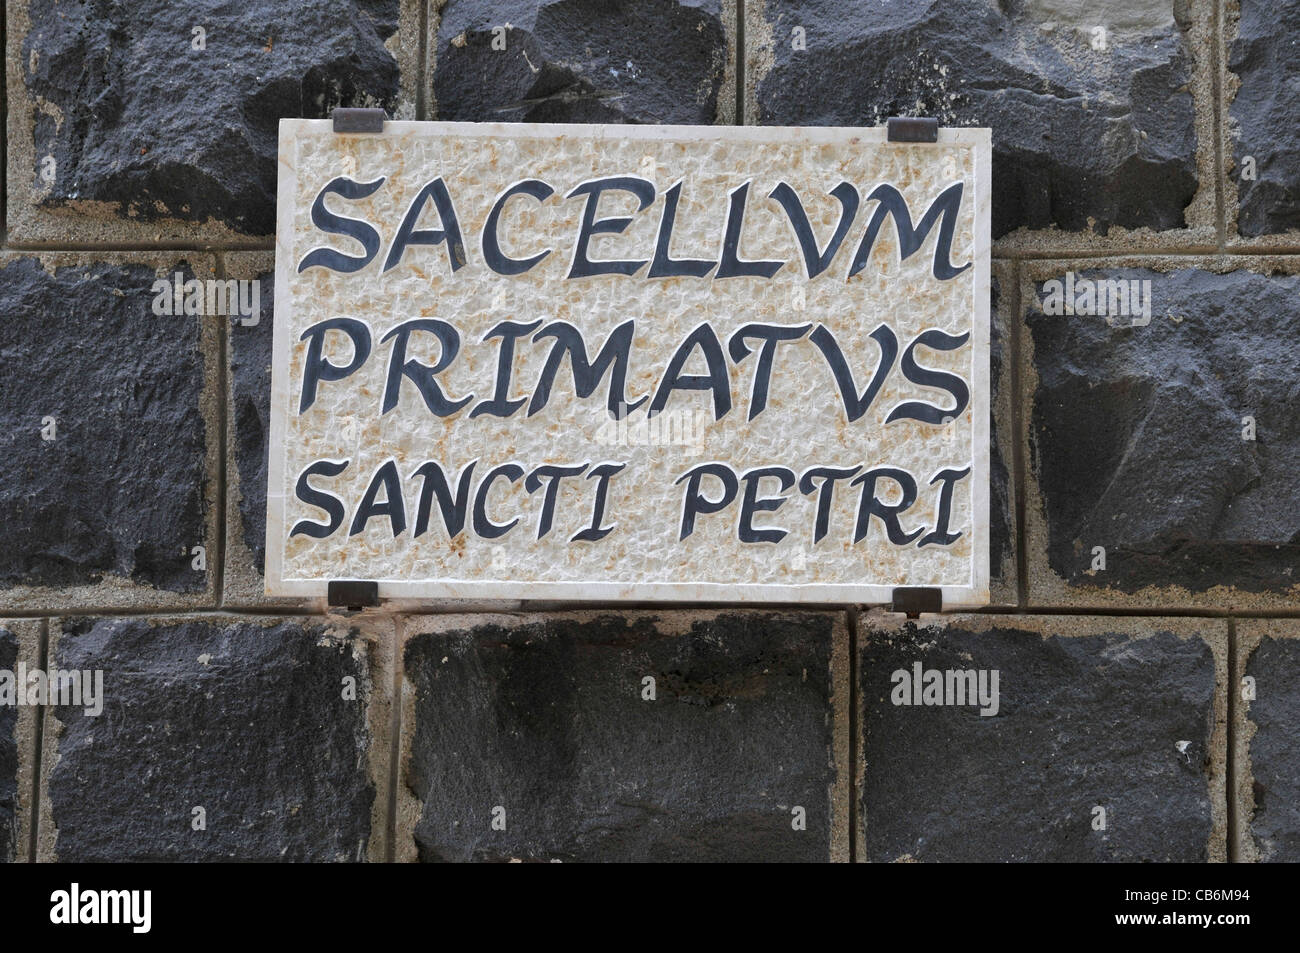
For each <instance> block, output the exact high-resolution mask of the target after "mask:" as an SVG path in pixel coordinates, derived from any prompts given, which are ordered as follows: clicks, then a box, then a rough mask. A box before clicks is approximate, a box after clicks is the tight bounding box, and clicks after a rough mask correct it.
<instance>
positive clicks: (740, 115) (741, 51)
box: [732, 0, 749, 126]
mask: <svg viewBox="0 0 1300 953" xmlns="http://www.w3.org/2000/svg"><path fill="white" fill-rule="evenodd" d="M735 2H736V5H735V13H736V68H735V70H733V72H734V73H735V74H736V117H735V119H733V120H732V125H734V126H743V125H745V58H746V56H747V55H748V52H749V51H748V50H747V49H746V48H745V0H735Z"/></svg>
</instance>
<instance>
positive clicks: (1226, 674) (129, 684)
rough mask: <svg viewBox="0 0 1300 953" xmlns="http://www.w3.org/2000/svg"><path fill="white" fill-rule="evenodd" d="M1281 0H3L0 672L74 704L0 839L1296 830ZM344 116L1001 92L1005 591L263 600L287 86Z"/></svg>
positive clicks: (706, 115) (887, 838)
mask: <svg viewBox="0 0 1300 953" xmlns="http://www.w3.org/2000/svg"><path fill="white" fill-rule="evenodd" d="M1298 13H1300V0H1283V2H1278V0H1269V2H1265V0H1241V2H1240V3H1236V2H1232V0H1124V2H1120V0H1098V2H1095V3H1084V2H1082V0H915V2H909V3H890V4H881V3H878V2H867V0H855V2H850V0H627V2H624V3H619V4H610V3H604V2H597V0H433V2H430V3H428V4H427V5H426V3H424V2H422V0H298V2H296V3H293V4H288V3H272V2H259V0H250V2H247V3H241V4H228V3H217V2H215V0H189V2H188V3H185V4H176V3H171V2H163V0H130V2H128V0H93V2H75V0H8V2H7V5H6V9H5V38H6V43H7V49H6V67H5V69H6V74H5V80H6V98H5V108H6V123H5V137H4V170H5V176H4V188H5V201H4V248H3V250H2V251H0V355H3V370H4V373H3V374H0V460H4V461H5V462H4V466H3V479H2V480H0V670H13V669H14V668H16V667H17V666H18V665H19V664H20V663H22V664H25V665H27V666H28V667H29V668H34V667H39V666H45V667H47V668H55V667H63V668H68V669H73V668H76V669H98V670H102V671H103V672H104V673H105V684H106V700H105V707H104V712H103V713H102V715H100V716H98V717H90V716H88V715H87V714H86V713H85V712H84V711H82V710H81V709H79V708H68V707H65V706H46V707H41V708H32V707H25V706H18V707H0V861H4V860H11V861H13V860H16V861H23V860H102V859H116V860H123V859H244V860H308V859H311V860H344V861H365V860H371V861H375V860H401V861H405V860H421V861H435V860H509V859H522V860H539V861H546V860H624V859H651V860H670V859H671V860H676V859H691V860H738V859H761V860H849V859H856V860H859V861H893V860H915V861H926V860H1187V861H1197V860H1200V861H1206V860H1209V861H1224V860H1235V861H1255V860H1261V861H1263V860H1300V811H1298V810H1297V807H1296V805H1297V803H1300V801H1298V799H1297V798H1298V795H1300V748H1298V747H1297V744H1296V742H1295V740H1294V739H1295V738H1296V737H1297V736H1298V735H1300V690H1298V689H1297V688H1296V686H1297V685H1300V599H1297V585H1300V579H1297V577H1296V571H1295V570H1296V563H1297V555H1298V554H1300V506H1298V505H1297V503H1300V466H1298V465H1297V464H1300V414H1297V410H1300V343H1298V338H1300V334H1298V332H1300V303H1298V302H1297V292H1298V291H1300V277H1297V275H1300V150H1297V149H1296V148H1295V147H1293V146H1292V145H1289V143H1290V139H1289V138H1288V137H1289V136H1290V135H1293V134H1294V130H1295V128H1296V121H1295V120H1296V117H1297V115H1300V82H1297V75H1298V74H1300V61H1297V60H1296V58H1295V55H1294V49H1295V46H1296V44H1297V43H1298V42H1300V26H1297V24H1298V23H1300V17H1297V16H1296V14H1298ZM502 47H504V48H502ZM336 106H380V107H382V108H384V109H386V110H387V111H388V113H389V114H390V115H391V116H394V117H399V118H408V119H455V120H470V121H473V120H511V121H524V122H528V121H559V122H637V123H695V124H699V123H704V124H711V123H720V124H728V123H738V122H739V123H749V124H765V125H793V126H797V125H876V124H879V123H882V122H883V121H884V120H885V119H886V118H887V117H889V116H891V115H930V116H937V117H939V119H940V120H941V121H942V122H943V123H944V124H946V125H980V126H991V127H992V129H993V141H994V207H993V227H994V237H995V239H996V244H995V251H994V256H995V262H994V275H995V279H996V280H995V288H994V368H993V371H994V373H993V380H994V383H995V392H994V395H993V408H994V419H993V422H992V427H993V433H994V451H995V453H994V457H995V461H994V474H993V494H992V500H993V508H994V512H993V514H992V522H993V528H994V530H993V536H994V539H993V548H992V558H993V572H994V585H993V605H991V606H990V607H989V609H988V610H987V611H986V612H979V613H968V614H963V615H960V616H956V615H936V616H925V617H922V618H920V619H917V620H907V619H905V618H903V617H901V616H898V615H893V614H890V613H887V612H885V611H883V610H882V609H881V608H879V607H870V606H826V607H821V608H811V607H799V608H791V607H773V608H770V609H761V610H759V609H752V608H750V609H741V608H739V607H733V606H727V605H712V606H707V607H697V608H694V609H691V610H689V611H686V610H681V609H675V608H657V607H654V606H644V605H638V606H631V605H618V604H611V605H604V606H596V607H583V608H582V609H581V610H578V608H577V607H575V606H566V605H558V604H553V603H551V604H540V603H533V604H530V603H527V602H518V601H515V602H508V601H507V602H497V603H493V604H478V605H470V604H456V605H442V604H434V605H426V606H421V607H419V608H418V611H417V610H415V609H411V608H409V607H408V608H407V609H406V610H404V611H400V612H391V611H374V610H369V611H366V612H363V613H360V614H352V615H349V614H347V613H341V612H328V611H326V609H325V607H324V606H323V605H320V604H316V603H297V602H289V601H285V600H271V599H268V598H267V597H266V596H264V595H263V594H262V576H261V572H262V560H263V551H264V539H263V536H264V525H263V511H264V506H265V486H264V483H265V473H266V469H265V468H266V464H265V456H266V435H267V426H268V381H269V361H270V342H271V333H272V331H271V329H272V326H273V312H274V302H273V300H272V295H271V281H270V275H271V272H272V270H273V260H272V254H271V249H272V247H273V242H272V236H271V234H270V232H271V229H272V227H273V226H272V223H273V208H274V204H273V203H274V197H275V196H274V192H275V155H276V128H277V121H278V119H280V118H281V117H293V116H305V117H326V116H328V115H329V113H330V111H331V110H332V109H333V108H334V107H336ZM176 272H181V273H182V274H183V275H184V276H186V277H190V276H195V277H219V278H261V279H262V280H263V281H262V295H263V299H262V302H261V320H260V321H259V322H258V323H257V324H255V325H251V326H250V325H248V324H246V323H243V322H240V321H227V320H225V319H217V318H205V317H158V316H155V315H154V314H153V313H152V311H151V309H150V302H151V299H152V294H151V291H150V286H151V284H152V283H153V281H154V279H155V277H157V276H169V275H172V274H174V273H176ZM1067 276H1069V279H1070V281H1071V283H1072V285H1073V288H1076V289H1077V288H1083V287H1085V285H1083V284H1079V283H1080V282H1094V283H1097V282H1117V281H1119V280H1121V279H1122V280H1124V281H1126V282H1136V283H1137V284H1135V285H1126V286H1125V287H1133V288H1136V289H1149V292H1148V293H1149V298H1146V299H1145V300H1146V301H1147V303H1148V304H1149V308H1145V307H1144V308H1137V307H1131V308H1128V309H1124V308H1121V309H1120V310H1119V312H1118V313H1116V312H1115V308H1114V307H1112V308H1111V310H1110V313H1107V314H1094V313H1089V311H1088V307H1087V303H1086V301H1083V302H1078V301H1074V302H1072V304H1075V303H1079V304H1080V307H1079V308H1077V309H1074V308H1072V309H1071V310H1074V311H1075V313H1073V314H1060V313H1057V311H1058V310H1059V309H1058V308H1056V307H1055V306H1054V305H1053V302H1052V295H1053V294H1054V289H1055V288H1056V287H1058V284H1057V283H1062V282H1064V281H1065V280H1066V278H1067ZM1144 283H1149V284H1144ZM1111 304H1112V305H1114V304H1115V302H1113V301H1112V302H1111ZM1130 304H1131V302H1130ZM1134 312H1136V313H1134ZM918 663H919V664H920V671H925V670H932V669H933V670H941V671H946V670H949V669H954V670H975V671H978V672H980V673H985V674H987V673H996V674H997V676H998V679H999V693H998V702H997V705H996V711H995V712H991V711H985V712H984V713H983V714H982V713H981V710H980V709H979V708H977V707H976V706H974V705H971V704H965V705H946V706H934V705H925V704H916V705H905V704H898V703H896V702H897V701H898V697H897V695H896V691H897V680H896V679H895V676H894V673H896V672H900V671H902V672H904V673H910V672H912V671H913V670H914V667H915V666H917V664H918ZM917 677H918V679H919V678H920V677H921V676H920V674H918V676H917Z"/></svg>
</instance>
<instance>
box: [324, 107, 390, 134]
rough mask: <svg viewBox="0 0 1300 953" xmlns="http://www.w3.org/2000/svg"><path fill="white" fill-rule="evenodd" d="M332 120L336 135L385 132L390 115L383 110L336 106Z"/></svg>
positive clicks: (331, 115) (331, 116)
mask: <svg viewBox="0 0 1300 953" xmlns="http://www.w3.org/2000/svg"><path fill="white" fill-rule="evenodd" d="M330 118H332V119H333V120H334V131H335V132H336V133H340V132H383V131H384V120H386V119H387V118H388V114H387V113H385V112H384V111H383V110H382V109H371V108H365V109H363V108H360V107H352V106H335V107H334V112H332V113H331V114H330Z"/></svg>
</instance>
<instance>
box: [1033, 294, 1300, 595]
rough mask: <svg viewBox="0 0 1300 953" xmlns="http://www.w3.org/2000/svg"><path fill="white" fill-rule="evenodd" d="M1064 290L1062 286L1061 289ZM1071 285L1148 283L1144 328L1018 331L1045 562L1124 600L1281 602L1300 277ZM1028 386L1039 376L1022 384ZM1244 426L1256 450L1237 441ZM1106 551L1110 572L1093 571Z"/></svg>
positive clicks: (1068, 325) (1297, 469)
mask: <svg viewBox="0 0 1300 953" xmlns="http://www.w3.org/2000/svg"><path fill="white" fill-rule="evenodd" d="M1058 277H1063V275H1061V276H1058ZM1078 277H1079V278H1080V279H1090V280H1095V279H1136V280H1147V281H1150V282H1151V295H1152V297H1151V313H1152V318H1151V323H1150V324H1149V325H1148V326H1145V327H1125V326H1122V325H1129V324H1131V322H1132V320H1133V319H1132V318H1124V317H1117V318H1112V319H1110V320H1111V322H1113V325H1112V323H1108V319H1107V318H1105V317H1100V316H1091V317H1088V316H1079V315H1076V316H1057V317H1053V316H1049V315H1046V314H1043V313H1042V311H1041V310H1039V309H1038V308H1037V307H1036V305H1037V304H1041V301H1042V294H1043V289H1042V285H1041V284H1039V285H1037V289H1038V294H1039V301H1038V302H1034V301H1033V300H1031V301H1030V302H1029V303H1028V305H1027V307H1028V310H1029V313H1028V315H1027V317H1026V323H1027V325H1028V328H1029V331H1030V333H1031V335H1032V341H1033V366H1034V369H1035V370H1036V371H1037V384H1036V386H1033V385H1032V384H1031V382H1028V381H1027V382H1026V384H1027V386H1031V387H1033V389H1032V392H1031V394H1030V399H1031V400H1032V407H1031V408H1030V409H1029V412H1030V414H1031V418H1030V432H1029V439H1030V444H1031V453H1030V465H1031V467H1032V469H1033V471H1034V475H1035V476H1036V478H1037V481H1038V486H1039V490H1040V492H1041V496H1042V507H1043V512H1044V516H1045V519H1046V524H1047V530H1046V535H1047V540H1046V548H1047V563H1048V565H1049V567H1050V569H1051V571H1052V572H1053V573H1055V574H1057V575H1058V576H1060V577H1063V578H1064V579H1065V580H1066V581H1067V582H1068V583H1069V584H1070V585H1072V586H1088V585H1091V586H1107V587H1111V588H1113V589H1115V590H1118V591H1120V592H1123V593H1133V592H1136V591H1138V590H1140V589H1142V588H1143V587H1169V586H1181V587H1185V588H1186V589H1187V590H1190V591H1192V592H1204V591H1206V590H1208V589H1211V588H1213V587H1215V586H1233V587H1236V588H1237V589H1238V590H1242V591H1245V592H1250V593H1262V592H1271V593H1287V592H1289V591H1291V588H1292V587H1293V586H1294V585H1295V584H1296V582H1297V578H1296V576H1295V571H1294V570H1295V566H1296V563H1297V559H1300V511H1297V509H1296V507H1295V506H1294V505H1293V501H1294V500H1295V499H1296V498H1297V495H1298V494H1300V427H1298V426H1297V423H1296V419H1295V406H1296V399H1297V394H1298V393H1300V391H1298V390H1297V384H1296V381H1297V380H1300V351H1297V349H1296V346H1295V341H1296V339H1297V335H1298V334H1300V310H1298V309H1297V308H1296V306H1295V301H1296V296H1297V294H1298V293H1300V277H1296V276H1266V275H1262V274H1256V273H1253V272H1248V271H1234V272H1229V273H1227V274H1221V275H1220V274H1213V273H1210V272H1206V271H1199V270H1194V269H1182V270H1178V271H1172V272H1169V273H1167V274H1166V273H1163V272H1152V271H1147V270H1141V269H1114V270H1106V271H1087V272H1079V273H1078ZM1030 376H1031V377H1032V375H1030ZM1246 416H1253V417H1254V418H1255V422H1256V428H1257V439H1256V440H1254V441H1250V440H1244V439H1243V438H1242V434H1243V423H1242V421H1243V418H1244V417H1246ZM1094 546H1104V547H1105V549H1106V569H1105V571H1104V572H1095V573H1094V572H1093V571H1092V569H1091V566H1092V560H1093V556H1092V549H1093V547H1094Z"/></svg>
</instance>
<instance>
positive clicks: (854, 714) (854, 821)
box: [846, 607, 862, 864]
mask: <svg viewBox="0 0 1300 953" xmlns="http://www.w3.org/2000/svg"><path fill="white" fill-rule="evenodd" d="M847 615H848V627H849V763H848V765H847V766H846V767H847V769H848V772H849V817H848V824H849V863H850V864H856V863H857V862H858V855H859V848H860V846H862V845H859V844H858V794H859V792H858V732H859V731H860V726H859V725H858V701H859V699H858V610H857V608H856V607H855V608H851V609H849V611H848V613H847Z"/></svg>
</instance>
